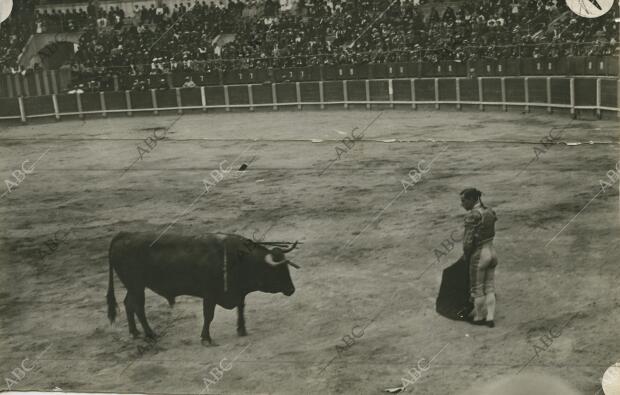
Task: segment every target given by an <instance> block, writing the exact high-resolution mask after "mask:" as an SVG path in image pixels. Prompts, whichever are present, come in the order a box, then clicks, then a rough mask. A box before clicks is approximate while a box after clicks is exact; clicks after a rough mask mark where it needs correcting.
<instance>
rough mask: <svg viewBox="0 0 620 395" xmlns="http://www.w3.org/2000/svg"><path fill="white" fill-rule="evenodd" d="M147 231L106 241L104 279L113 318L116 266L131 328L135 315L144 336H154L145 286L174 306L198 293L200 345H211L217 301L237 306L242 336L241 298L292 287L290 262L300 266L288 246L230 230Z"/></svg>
mask: <svg viewBox="0 0 620 395" xmlns="http://www.w3.org/2000/svg"><path fill="white" fill-rule="evenodd" d="M153 240H156V235H155V234H150V233H127V232H121V233H119V234H117V235H116V236H115V237H114V238H113V239H112V242H111V243H110V249H109V280H108V293H107V297H106V298H107V304H108V318H109V319H110V322H114V320H115V319H116V311H117V309H118V305H117V303H116V298H115V296H114V271H116V274H117V275H118V277H119V279H120V280H121V282H122V283H123V285H124V286H125V288H126V290H127V294H126V296H125V300H124V304H125V311H126V313H127V322H128V326H129V333H130V334H131V335H132V336H133V337H134V338H135V337H137V336H139V334H140V332H139V331H138V329H137V328H136V321H135V316H138V320H139V321H140V324H141V325H142V328H143V330H144V334H145V336H146V337H147V338H150V339H154V338H155V337H156V334H155V332H154V331H153V330H152V329H151V327H150V326H149V324H148V322H147V320H146V315H145V312H144V290H145V288H149V289H150V290H152V291H153V292H155V293H156V294H158V295H161V296H163V297H164V298H166V299H167V300H168V303H169V304H170V306H173V305H174V302H175V298H176V297H177V296H180V295H190V296H196V297H199V298H202V301H203V314H204V324H203V327H202V333H201V338H202V344H203V345H206V346H210V345H215V344H214V343H213V340H212V339H211V334H210V332H209V326H210V324H211V321H212V320H213V316H214V312H215V306H216V305H219V306H221V307H223V308H225V309H228V310H232V309H234V308H235V307H236V308H237V334H238V335H239V336H246V335H247V331H246V328H245V318H244V315H243V310H244V307H245V297H246V295H247V294H249V293H251V292H254V291H261V292H267V293H279V292H282V293H283V294H284V295H286V296H290V295H292V294H293V293H294V292H295V286H294V285H293V282H292V280H291V276H290V273H289V270H288V266H289V265H290V266H293V267H295V268H298V267H299V266H297V265H296V264H294V263H293V262H291V261H289V260H288V259H287V258H286V256H285V254H286V253H288V252H290V251H292V250H293V249H294V248H295V247H296V246H297V242H295V243H294V244H292V245H291V246H290V247H289V248H287V249H283V248H281V247H273V248H271V249H269V248H267V247H265V245H264V244H265V243H263V244H261V243H258V242H255V241H252V240H249V239H246V238H244V237H241V236H238V235H234V234H220V233H215V234H205V235H202V236H181V235H166V236H163V237H161V238H160V239H158V241H157V243H154V242H153Z"/></svg>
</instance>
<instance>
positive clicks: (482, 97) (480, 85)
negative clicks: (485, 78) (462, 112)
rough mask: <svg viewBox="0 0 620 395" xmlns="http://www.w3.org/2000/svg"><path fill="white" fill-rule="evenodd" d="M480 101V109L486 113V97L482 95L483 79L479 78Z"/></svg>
mask: <svg viewBox="0 0 620 395" xmlns="http://www.w3.org/2000/svg"><path fill="white" fill-rule="evenodd" d="M478 101H479V102H480V104H479V106H478V108H479V109H480V111H484V104H483V103H484V95H483V94H482V77H478Z"/></svg>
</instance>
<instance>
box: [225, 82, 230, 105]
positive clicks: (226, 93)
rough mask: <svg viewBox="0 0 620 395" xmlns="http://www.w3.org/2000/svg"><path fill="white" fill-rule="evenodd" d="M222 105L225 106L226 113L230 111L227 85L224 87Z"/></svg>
mask: <svg viewBox="0 0 620 395" xmlns="http://www.w3.org/2000/svg"><path fill="white" fill-rule="evenodd" d="M224 104H225V105H226V111H230V98H229V96H228V85H224Z"/></svg>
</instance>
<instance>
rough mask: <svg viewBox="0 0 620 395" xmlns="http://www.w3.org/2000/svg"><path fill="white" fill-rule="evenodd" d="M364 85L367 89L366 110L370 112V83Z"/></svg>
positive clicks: (367, 81)
mask: <svg viewBox="0 0 620 395" xmlns="http://www.w3.org/2000/svg"><path fill="white" fill-rule="evenodd" d="M364 85H365V87H366V108H367V109H369V110H370V81H369V80H366V81H365V83H364Z"/></svg>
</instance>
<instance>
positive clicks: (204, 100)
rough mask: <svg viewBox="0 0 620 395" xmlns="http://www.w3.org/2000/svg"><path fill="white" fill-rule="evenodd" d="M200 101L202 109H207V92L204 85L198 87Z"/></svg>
mask: <svg viewBox="0 0 620 395" xmlns="http://www.w3.org/2000/svg"><path fill="white" fill-rule="evenodd" d="M200 102H201V103H202V111H205V112H206V111H207V94H206V92H205V87H204V86H201V87H200Z"/></svg>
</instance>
